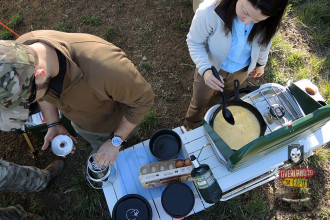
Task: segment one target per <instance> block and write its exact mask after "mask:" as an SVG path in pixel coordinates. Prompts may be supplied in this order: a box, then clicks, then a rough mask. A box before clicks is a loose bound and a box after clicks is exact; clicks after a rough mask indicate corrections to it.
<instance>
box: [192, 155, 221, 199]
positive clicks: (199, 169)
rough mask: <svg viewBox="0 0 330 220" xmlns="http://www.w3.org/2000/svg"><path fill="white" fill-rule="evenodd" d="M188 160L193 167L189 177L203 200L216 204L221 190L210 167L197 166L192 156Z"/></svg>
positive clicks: (204, 165) (197, 163)
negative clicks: (192, 179) (193, 181)
mask: <svg viewBox="0 0 330 220" xmlns="http://www.w3.org/2000/svg"><path fill="white" fill-rule="evenodd" d="M190 160H191V162H192V164H193V165H194V167H195V168H194V169H193V170H192V171H191V177H192V178H194V180H195V183H196V185H197V188H198V190H199V192H200V194H201V195H202V197H203V199H204V200H205V202H207V203H216V202H218V201H219V200H220V199H221V197H222V190H221V188H220V186H219V184H218V181H217V180H216V179H215V178H214V176H213V173H212V171H211V169H210V167H209V166H208V165H207V164H199V162H198V160H197V159H196V157H195V156H194V155H191V156H190Z"/></svg>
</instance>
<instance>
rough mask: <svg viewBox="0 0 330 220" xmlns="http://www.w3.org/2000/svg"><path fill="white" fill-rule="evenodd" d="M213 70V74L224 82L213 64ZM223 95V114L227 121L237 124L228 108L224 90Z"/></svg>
mask: <svg viewBox="0 0 330 220" xmlns="http://www.w3.org/2000/svg"><path fill="white" fill-rule="evenodd" d="M212 72H213V75H214V76H215V78H217V79H218V80H219V81H220V82H222V83H224V82H223V81H221V79H220V76H219V73H218V71H217V69H216V68H215V67H214V66H212ZM221 95H222V115H223V117H224V119H225V120H226V122H228V123H229V124H231V125H234V124H235V120H234V116H233V114H232V113H231V112H230V111H229V109H228V108H226V102H225V95H224V91H222V92H221Z"/></svg>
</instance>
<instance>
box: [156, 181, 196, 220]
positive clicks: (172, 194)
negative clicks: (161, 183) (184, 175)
mask: <svg viewBox="0 0 330 220" xmlns="http://www.w3.org/2000/svg"><path fill="white" fill-rule="evenodd" d="M161 201H162V206H163V208H164V210H165V212H166V213H167V214H168V215H170V216H171V217H173V218H183V217H185V216H187V215H188V214H189V213H190V212H191V210H192V209H193V207H194V205H195V197H194V193H193V192H192V190H191V189H190V187H189V186H187V185H186V184H184V183H181V182H175V183H171V184H170V185H168V186H167V187H166V188H165V190H164V191H163V193H162V198H161Z"/></svg>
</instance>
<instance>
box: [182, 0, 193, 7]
mask: <svg viewBox="0 0 330 220" xmlns="http://www.w3.org/2000/svg"><path fill="white" fill-rule="evenodd" d="M181 4H182V5H184V6H185V7H192V1H190V0H181Z"/></svg>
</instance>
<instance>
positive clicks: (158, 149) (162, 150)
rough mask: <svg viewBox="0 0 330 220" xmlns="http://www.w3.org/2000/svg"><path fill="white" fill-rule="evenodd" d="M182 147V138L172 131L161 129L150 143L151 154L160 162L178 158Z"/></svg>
mask: <svg viewBox="0 0 330 220" xmlns="http://www.w3.org/2000/svg"><path fill="white" fill-rule="evenodd" d="M181 147H182V141H181V138H180V136H179V135H178V134H177V133H176V132H175V131H172V130H170V129H161V130H158V131H157V132H156V133H154V134H153V135H152V136H151V138H150V142H149V149H150V152H151V154H152V155H153V156H154V157H155V158H157V159H158V160H170V159H174V158H176V157H177V156H178V155H179V153H180V151H181Z"/></svg>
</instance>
